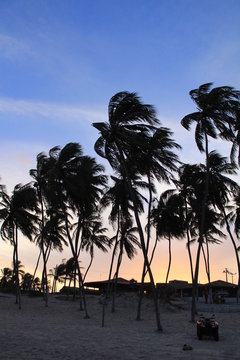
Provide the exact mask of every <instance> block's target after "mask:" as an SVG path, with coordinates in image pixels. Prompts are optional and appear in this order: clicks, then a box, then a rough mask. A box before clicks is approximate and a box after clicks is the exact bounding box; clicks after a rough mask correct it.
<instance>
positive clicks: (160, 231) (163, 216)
mask: <svg viewBox="0 0 240 360" xmlns="http://www.w3.org/2000/svg"><path fill="white" fill-rule="evenodd" d="M152 223H153V225H154V226H155V227H156V233H157V237H158V238H161V237H163V238H166V239H167V240H168V242H169V263H168V270H167V275H166V281H165V282H166V284H167V282H168V276H169V272H170V268H171V259H172V256H171V240H172V237H175V238H177V239H181V238H182V237H183V236H184V234H185V228H184V214H183V203H182V198H181V197H180V196H179V195H178V194H176V193H175V190H172V189H171V190H166V191H165V192H163V193H162V194H161V196H160V199H159V201H158V205H157V208H155V209H153V210H152Z"/></svg>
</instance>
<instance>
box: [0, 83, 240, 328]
mask: <svg viewBox="0 0 240 360" xmlns="http://www.w3.org/2000/svg"><path fill="white" fill-rule="evenodd" d="M190 96H191V98H192V99H193V100H194V102H195V103H196V106H197V111H196V112H194V113H192V114H189V115H187V116H185V117H184V118H183V119H182V121H181V124H182V125H183V126H184V127H185V128H186V129H187V130H190V127H191V125H192V124H193V123H195V124H196V130H195V140H196V144H197V147H198V149H199V151H200V152H202V153H204V154H205V163H204V164H183V163H182V162H181V161H180V159H179V157H178V155H177V153H176V152H177V151H179V150H180V149H181V147H180V146H179V145H178V144H177V143H176V141H174V139H173V138H172V136H173V134H172V132H171V130H170V129H168V128H166V127H163V126H162V125H161V123H160V121H159V120H158V118H157V115H156V111H155V109H154V107H153V106H151V105H148V104H144V103H143V102H142V101H141V99H140V98H139V97H138V96H137V94H136V93H129V92H120V93H117V94H116V95H114V96H113V97H112V98H111V99H110V102H109V106H108V121H107V122H99V123H94V124H93V126H94V128H96V129H97V130H98V132H99V135H100V136H99V138H98V140H97V141H96V143H95V151H96V153H97V154H98V155H99V156H101V157H103V158H104V159H106V160H107V161H108V162H109V164H110V166H111V168H112V175H111V176H110V178H109V182H108V179H107V176H106V175H105V173H104V168H103V166H102V165H100V164H98V163H97V161H96V159H94V158H92V157H89V156H86V155H83V152H82V148H81V146H80V145H79V144H77V143H69V144H67V145H66V146H65V147H63V148H62V149H61V148H60V147H58V146H56V147H54V148H52V149H51V150H50V151H49V153H48V154H45V153H40V154H39V155H38V156H37V166H36V169H34V170H30V174H31V176H32V177H33V182H32V183H30V184H27V185H24V186H22V185H17V186H16V187H15V188H14V191H13V195H12V196H8V195H7V193H6V190H5V188H4V186H1V189H0V190H1V193H0V197H1V209H0V219H1V221H2V225H1V236H2V238H3V239H4V240H9V241H10V243H11V245H13V250H14V251H13V263H14V273H15V274H16V279H17V278H18V261H19V260H18V231H19V230H20V231H21V232H22V233H23V235H25V236H27V237H28V238H29V240H31V241H35V242H36V243H37V245H38V246H39V249H40V256H41V257H42V260H43V276H42V288H43V291H44V294H45V301H46V305H47V304H48V291H49V290H48V279H47V276H48V275H47V262H48V259H49V256H50V254H51V251H52V250H53V249H58V250H60V251H61V250H62V249H63V246H65V245H69V246H70V249H71V252H72V260H71V261H72V262H73V268H74V271H73V274H72V275H71V276H70V275H69V279H71V281H72V280H73V281H74V282H76V281H78V286H79V289H81V291H80V294H81V296H80V306H81V307H82V302H83V308H84V310H85V316H86V317H88V316H89V315H88V311H87V304H86V298H85V294H84V287H83V284H84V281H85V278H86V275H87V272H88V270H89V268H90V266H91V264H92V261H93V258H94V248H95V246H97V247H98V248H100V249H101V250H103V251H108V249H110V248H111V247H112V259H111V264H110V271H109V280H110V279H111V278H112V276H113V269H114V260H116V264H115V273H114V276H113V277H114V279H115V285H114V288H115V289H116V286H117V279H118V275H119V269H120V266H121V262H122V257H123V254H124V252H126V254H127V256H128V257H129V258H130V259H131V258H132V257H133V256H134V255H135V253H136V248H139V249H140V250H141V252H142V255H143V268H142V286H141V290H140V296H139V304H138V312H137V319H140V318H141V302H142V294H143V283H144V281H145V278H146V276H148V277H149V279H150V283H151V289H152V295H153V300H154V306H155V314H156V323H157V329H158V330H160V331H161V330H162V325H161V321H160V314H159V308H158V300H157V293H156V287H155V282H154V275H153V272H152V268H151V264H152V260H153V257H154V254H155V251H156V246H157V243H158V240H159V239H160V238H166V239H167V240H168V242H169V266H168V271H167V275H166V282H167V281H168V277H169V272H170V267H171V247H172V239H173V238H186V242H187V250H188V254H189V262H190V269H191V270H190V271H191V277H192V282H193V296H192V299H193V300H192V312H191V314H192V320H193V321H194V317H195V312H196V300H195V299H196V293H197V285H198V277H199V261H200V256H201V254H203V257H204V261H205V267H206V273H207V276H208V280H209V282H210V249H209V244H211V243H220V242H221V239H223V238H224V237H226V233H227V234H228V236H229V238H230V240H231V241H232V244H233V247H234V251H235V256H236V259H237V266H238V272H239V281H240V266H239V256H238V246H237V240H236V239H237V238H238V236H239V234H240V217H239V214H240V210H239V204H240V200H239V199H240V192H239V187H238V184H237V183H236V182H235V181H234V180H232V178H231V177H229V175H235V174H237V169H238V166H239V164H240V152H239V139H240V131H239V129H240V125H239V114H240V93H239V92H238V91H237V90H235V89H234V88H232V87H228V86H225V87H218V88H213V87H212V84H211V83H208V84H204V85H202V86H200V87H199V88H198V89H195V90H192V91H191V92H190ZM209 138H213V139H218V138H219V139H223V140H226V141H230V142H231V143H232V150H231V154H230V160H231V161H228V159H227V157H223V156H221V155H220V154H219V153H218V152H217V151H216V150H214V149H213V150H211V151H210V150H209ZM236 155H237V156H236ZM161 183H167V184H169V185H170V186H171V188H170V189H169V190H167V191H165V192H164V193H162V194H160V195H159V194H157V187H158V184H161ZM105 208H110V215H109V223H110V224H111V225H112V226H113V229H114V230H115V235H114V236H113V237H112V238H111V239H109V238H108V236H107V229H106V228H104V227H103V220H102V215H103V211H104V209H105ZM143 215H145V216H143ZM146 217H147V220H146ZM154 229H155V231H154V233H155V234H156V235H154V236H153V230H154ZM153 238H154V239H153ZM152 239H153V240H152ZM152 241H153V244H151V242H152ZM194 242H196V243H197V256H196V261H195V264H194V261H193V258H192V254H191V245H192V244H193V243H194ZM150 249H152V250H151V251H150ZM83 250H85V251H87V252H89V254H90V263H89V266H88V268H87V271H86V273H85V275H83V274H82V272H81V269H80V265H79V261H80V257H81V254H82V251H83ZM58 268H59V267H58ZM63 269H65V270H64V271H65V272H66V264H62V270H63ZM60 270H61V269H60ZM58 276H61V274H57V273H56V274H55V277H56V279H57V278H58ZM17 283H18V280H17ZM109 284H110V282H109ZM239 285H240V282H239ZM17 286H18V285H17ZM18 287H19V286H18ZM109 292H110V286H109V288H108V292H107V296H109ZM18 293H19V294H18V298H19V302H20V291H19V292H18ZM112 310H113V311H114V310H115V297H114V296H113V301H112Z"/></svg>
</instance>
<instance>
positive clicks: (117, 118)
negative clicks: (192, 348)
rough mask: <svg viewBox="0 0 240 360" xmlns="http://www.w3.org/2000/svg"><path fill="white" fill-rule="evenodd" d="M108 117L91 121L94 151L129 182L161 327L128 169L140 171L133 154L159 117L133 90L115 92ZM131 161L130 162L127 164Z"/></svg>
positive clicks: (143, 149)
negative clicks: (96, 137)
mask: <svg viewBox="0 0 240 360" xmlns="http://www.w3.org/2000/svg"><path fill="white" fill-rule="evenodd" d="M108 117H109V121H108V123H107V122H105V123H104V122H101V123H94V124H93V126H94V127H95V128H96V129H97V130H98V131H99V132H100V134H101V135H100V137H99V138H98V140H97V142H96V143H95V151H96V152H97V154H98V155H100V156H101V157H103V158H106V159H107V160H108V161H109V163H110V165H111V166H112V168H113V169H114V170H115V169H119V167H120V169H121V171H120V173H121V174H122V176H123V177H124V179H125V181H126V182H127V185H128V192H129V194H130V197H131V200H132V203H133V208H134V215H135V220H136V224H137V227H138V232H139V237H140V242H141V248H142V252H143V256H144V262H145V264H146V267H147V270H148V274H149V277H150V281H151V286H152V293H153V298H154V305H155V312H156V322H157V329H158V330H160V331H161V330H162V326H161V323H160V318H159V309H158V302H157V294H156V289H155V283H154V278H153V274H152V271H151V266H150V264H149V260H148V255H147V249H146V244H145V240H144V233H143V228H142V224H141V221H140V217H139V210H138V207H137V201H136V198H135V194H134V192H133V184H134V182H133V179H132V177H131V172H132V171H130V169H132V168H134V170H135V173H136V172H138V173H139V174H141V168H140V167H139V168H138V167H137V165H138V164H139V162H138V161H136V156H137V155H139V157H140V158H141V156H140V154H142V156H143V154H145V153H148V151H149V139H150V138H151V137H152V136H153V133H154V132H155V131H156V127H157V126H159V120H158V119H157V117H156V112H155V109H154V108H153V106H151V105H145V104H143V103H142V102H141V101H140V99H139V97H138V96H137V95H136V93H129V92H119V93H117V94H116V95H114V96H113V97H112V98H111V99H110V102H109V106H108ZM129 165H130V166H129Z"/></svg>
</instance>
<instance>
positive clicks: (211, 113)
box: [181, 83, 239, 321]
mask: <svg viewBox="0 0 240 360" xmlns="http://www.w3.org/2000/svg"><path fill="white" fill-rule="evenodd" d="M211 87H212V83H207V84H203V85H201V86H200V87H199V88H198V89H194V90H191V91H190V93H189V94H190V96H191V98H192V100H193V101H194V102H195V103H196V105H197V109H198V111H197V112H194V113H191V114H189V115H186V116H185V117H184V118H183V119H182V120H181V124H182V125H183V126H184V127H185V128H186V129H187V130H190V127H191V124H192V123H193V122H195V123H196V130H195V140H196V144H197V147H198V149H199V151H200V152H204V153H205V161H206V178H205V186H204V193H203V199H202V210H201V222H200V223H201V231H200V234H199V245H198V250H197V257H196V266H195V274H194V283H193V296H192V310H191V320H192V321H194V320H195V313H196V301H195V297H196V291H197V284H198V273H199V261H200V253H201V247H202V243H203V230H204V223H205V212H206V206H207V201H208V195H209V194H208V192H209V137H211V138H214V139H216V138H217V137H220V138H223V139H225V140H233V139H234V133H233V131H232V128H233V126H234V123H235V115H236V109H237V107H238V99H239V92H238V91H236V90H235V89H234V88H232V87H229V86H223V87H217V88H213V89H211Z"/></svg>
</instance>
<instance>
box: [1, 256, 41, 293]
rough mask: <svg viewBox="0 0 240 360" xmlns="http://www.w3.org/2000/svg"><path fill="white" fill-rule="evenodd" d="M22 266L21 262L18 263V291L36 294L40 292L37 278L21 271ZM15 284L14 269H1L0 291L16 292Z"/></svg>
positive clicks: (39, 282) (39, 283)
mask: <svg viewBox="0 0 240 360" xmlns="http://www.w3.org/2000/svg"><path fill="white" fill-rule="evenodd" d="M23 268H24V265H23V264H22V263H21V261H18V275H19V279H20V281H19V283H20V289H21V290H23V291H30V290H32V289H33V290H34V291H36V292H40V291H41V281H40V279H39V278H38V277H35V278H34V277H33V275H31V274H30V273H28V272H26V273H25V271H24V270H23ZM16 287H17V282H16V275H15V273H14V267H13V269H12V268H9V267H4V268H3V269H1V280H0V290H1V291H4V292H5V291H6V292H16Z"/></svg>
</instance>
